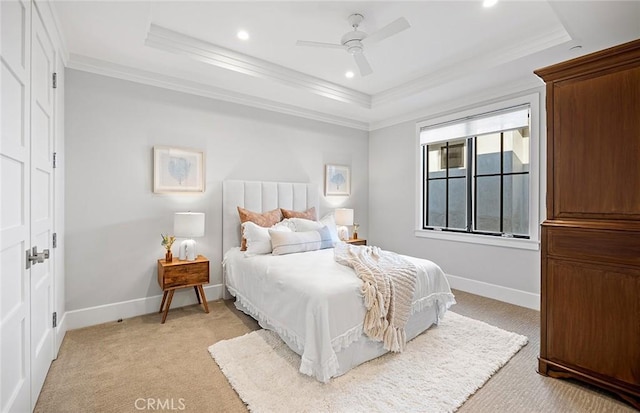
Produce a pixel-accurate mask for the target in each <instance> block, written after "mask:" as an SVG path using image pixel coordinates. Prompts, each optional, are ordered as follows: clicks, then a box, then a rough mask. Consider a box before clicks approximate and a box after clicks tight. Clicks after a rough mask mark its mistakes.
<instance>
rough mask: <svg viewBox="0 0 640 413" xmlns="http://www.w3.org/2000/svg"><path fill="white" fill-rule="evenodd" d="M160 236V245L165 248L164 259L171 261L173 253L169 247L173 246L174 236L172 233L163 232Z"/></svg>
mask: <svg viewBox="0 0 640 413" xmlns="http://www.w3.org/2000/svg"><path fill="white" fill-rule="evenodd" d="M160 236H161V237H162V244H161V245H162V246H163V247H165V248H166V249H167V253H166V254H165V256H164V260H165V261H166V262H171V261H173V253H172V252H171V247H172V246H173V243H174V242H175V241H176V237H174V236H173V235H164V234H160Z"/></svg>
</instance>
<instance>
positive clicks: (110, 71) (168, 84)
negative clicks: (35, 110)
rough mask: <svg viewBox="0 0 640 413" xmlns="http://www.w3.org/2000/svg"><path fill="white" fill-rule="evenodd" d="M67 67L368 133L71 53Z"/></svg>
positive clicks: (350, 123)
mask: <svg viewBox="0 0 640 413" xmlns="http://www.w3.org/2000/svg"><path fill="white" fill-rule="evenodd" d="M67 67H69V68H71V69H77V70H82V71H85V72H90V73H95V74H99V75H103V76H109V77H114V78H118V79H123V80H129V81H132V82H137V83H142V84H145V85H150V86H156V87H161V88H164V89H169V90H174V91H177V92H183V93H188V94H191V95H197V96H203V97H207V98H211V99H217V100H222V101H225V102H230V103H235V104H239V105H245V106H250V107H254V108H258V109H264V110H268V111H271V112H278V113H284V114H287V115H292V116H297V117H301V118H305V119H311V120H316V121H320V122H325V123H330V124H333V125H339V126H345V127H348V128H353V129H358V130H364V131H368V130H369V124H368V123H367V122H361V121H358V120H354V119H348V118H343V117H340V116H333V115H329V114H326V113H322V112H317V111H314V110H309V109H304V108H301V107H298V106H293V105H287V104H284V103H279V102H275V101H272V100H268V99H263V98H258V97H255V96H250V95H246V94H242V93H237V92H233V91H230V90H226V89H222V88H217V87H214V86H209V85H205V84H202V83H198V82H193V81H190V80H185V79H181V78H177V77H173V76H167V75H162V74H159V73H155V72H149V71H146V70H140V69H135V68H133V67H129V66H123V65H119V64H116V63H111V62H106V61H104V60H99V59H94V58H91V57H87V56H82V55H77V54H73V53H72V54H71V55H70V56H69V62H68V66H67Z"/></svg>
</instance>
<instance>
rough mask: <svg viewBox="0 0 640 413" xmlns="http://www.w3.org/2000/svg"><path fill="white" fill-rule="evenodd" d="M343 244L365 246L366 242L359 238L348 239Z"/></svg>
mask: <svg viewBox="0 0 640 413" xmlns="http://www.w3.org/2000/svg"><path fill="white" fill-rule="evenodd" d="M345 242H346V243H347V244H351V245H367V240H366V239H360V238H356V239H348V240H346V241H345Z"/></svg>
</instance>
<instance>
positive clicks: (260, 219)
mask: <svg viewBox="0 0 640 413" xmlns="http://www.w3.org/2000/svg"><path fill="white" fill-rule="evenodd" d="M238 215H240V224H243V223H245V222H247V221H251V222H253V223H254V224H256V225H259V226H261V227H265V228H269V227H272V226H274V225H275V224H277V223H278V222H280V221H282V211H280V209H279V208H276V209H274V210H272V211H267V212H262V213H260V212H253V211H249V210H248V209H244V208H240V207H238ZM240 233H241V234H242V229H241V230H240ZM240 250H241V251H246V250H247V240H246V239H245V238H244V236H243V237H242V244H240Z"/></svg>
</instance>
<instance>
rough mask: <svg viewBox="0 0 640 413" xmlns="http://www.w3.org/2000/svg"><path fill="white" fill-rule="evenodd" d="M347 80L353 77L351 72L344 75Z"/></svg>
mask: <svg viewBox="0 0 640 413" xmlns="http://www.w3.org/2000/svg"><path fill="white" fill-rule="evenodd" d="M344 75H345V76H346V77H347V78H348V79H351V78H352V77H353V72H352V71H351V70H349V71H348V72H347V73H345V74H344Z"/></svg>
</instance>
